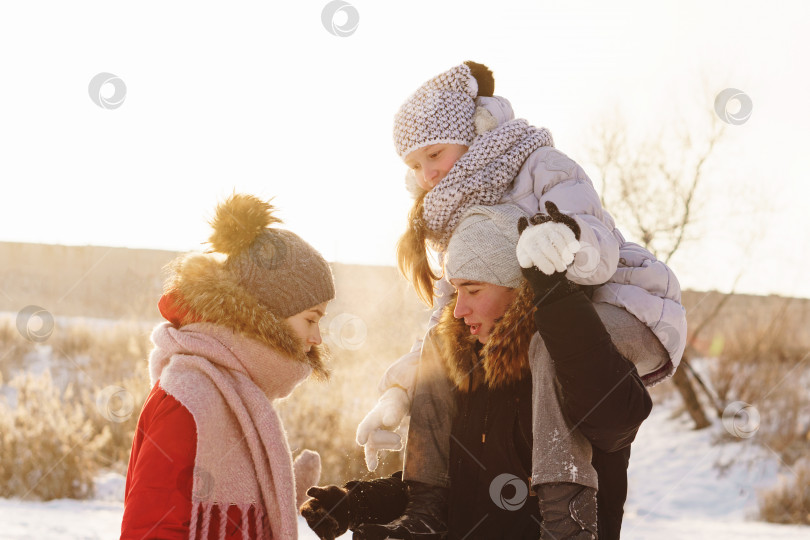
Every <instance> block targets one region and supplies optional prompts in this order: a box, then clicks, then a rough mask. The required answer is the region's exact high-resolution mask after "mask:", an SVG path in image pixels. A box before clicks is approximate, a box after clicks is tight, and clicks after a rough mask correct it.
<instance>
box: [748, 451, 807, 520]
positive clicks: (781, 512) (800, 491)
mask: <svg viewBox="0 0 810 540" xmlns="http://www.w3.org/2000/svg"><path fill="white" fill-rule="evenodd" d="M792 473H793V474H792V475H791V476H789V477H782V478H781V479H780V483H779V485H777V486H776V487H774V488H772V489H769V490H767V491H764V492H762V493H760V495H759V515H760V517H761V518H762V519H764V520H765V521H770V522H771V523H801V524H803V525H810V461H808V460H804V461H801V462H799V463H796V466H795V467H794V468H793V470H792Z"/></svg>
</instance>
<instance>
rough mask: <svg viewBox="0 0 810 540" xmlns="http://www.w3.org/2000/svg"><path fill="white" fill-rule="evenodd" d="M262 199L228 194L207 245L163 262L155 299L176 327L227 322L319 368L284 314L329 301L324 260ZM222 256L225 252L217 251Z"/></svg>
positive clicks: (331, 284)
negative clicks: (206, 249) (158, 294)
mask: <svg viewBox="0 0 810 540" xmlns="http://www.w3.org/2000/svg"><path fill="white" fill-rule="evenodd" d="M273 211H274V208H273V206H272V205H270V204H269V203H268V202H265V201H262V200H261V199H259V198H257V197H255V196H253V195H245V194H233V195H232V196H230V197H229V198H228V199H227V200H225V201H224V202H223V203H221V204H220V205H219V206H218V207H217V209H216V214H215V216H214V219H213V220H212V221H211V226H212V227H213V229H214V232H213V234H212V235H211V237H210V239H209V243H210V244H211V248H212V249H211V251H209V252H208V253H189V254H186V255H181V256H180V257H178V258H177V259H175V260H174V261H172V262H171V263H169V265H168V266H167V268H168V270H169V277H168V279H167V281H166V283H165V284H164V294H163V297H162V298H161V300H160V303H159V304H158V307H159V309H160V311H161V314H162V315H163V316H164V317H165V318H166V319H167V320H169V322H171V323H172V324H174V325H176V326H183V325H186V324H191V323H194V322H208V323H214V324H218V325H221V326H224V327H227V328H231V329H232V330H234V331H235V332H239V333H241V334H244V335H246V336H248V337H251V338H254V339H257V340H259V341H262V342H264V343H265V344H268V345H270V346H271V347H273V348H275V349H278V350H280V351H281V352H284V353H286V354H287V355H288V356H290V357H292V358H298V359H300V360H302V361H309V362H310V363H311V364H313V368H314V369H315V370H316V372H317V371H319V370H322V366H321V364H320V358H319V357H318V354H319V352H318V348H316V347H313V349H312V351H311V352H310V353H309V355H308V356H309V360H307V359H306V358H302V355H304V353H303V352H301V351H302V348H301V346H300V343H299V338H297V337H296V335H295V333H294V332H293V331H292V329H291V328H290V327H289V325H287V324H286V322H285V321H284V319H286V318H287V317H290V316H292V315H295V314H297V313H300V312H302V311H305V310H307V309H309V308H312V307H315V306H317V305H318V304H321V303H323V302H327V301H329V300H332V299H333V298H334V297H335V284H334V279H333V277H332V271H331V269H330V268H329V264H328V263H327V262H326V260H325V259H324V258H323V257H322V256H321V254H320V253H318V251H316V250H315V248H313V247H312V246H311V245H309V244H308V243H307V242H305V241H304V240H302V239H301V238H300V237H299V236H298V235H296V234H294V233H292V232H290V231H287V230H284V229H279V228H276V227H272V225H275V224H278V223H281V220H280V219H279V218H278V217H276V216H274V215H273ZM223 255H224V256H225V257H223Z"/></svg>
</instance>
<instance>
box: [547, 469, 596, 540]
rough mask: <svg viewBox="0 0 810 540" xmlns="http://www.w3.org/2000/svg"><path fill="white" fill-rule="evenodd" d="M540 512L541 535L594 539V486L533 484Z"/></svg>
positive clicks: (572, 538) (573, 539)
mask: <svg viewBox="0 0 810 540" xmlns="http://www.w3.org/2000/svg"><path fill="white" fill-rule="evenodd" d="M534 490H535V493H537V497H538V498H539V505H540V513H541V514H542V516H543V523H542V533H541V535H540V538H541V539H552V538H553V539H555V540H557V539H560V540H562V539H563V538H565V539H571V540H595V539H596V538H597V535H596V521H597V519H596V490H595V489H593V488H590V487H587V486H582V485H580V484H571V483H565V482H562V483H557V484H540V485H538V486H535V488H534Z"/></svg>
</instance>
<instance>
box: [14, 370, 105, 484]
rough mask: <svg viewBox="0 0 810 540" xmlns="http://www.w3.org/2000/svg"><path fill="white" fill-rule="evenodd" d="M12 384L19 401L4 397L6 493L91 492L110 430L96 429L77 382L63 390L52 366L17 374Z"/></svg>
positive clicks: (15, 398)
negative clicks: (35, 372)
mask: <svg viewBox="0 0 810 540" xmlns="http://www.w3.org/2000/svg"><path fill="white" fill-rule="evenodd" d="M9 388H10V389H11V390H12V392H13V393H14V394H16V395H15V397H14V401H15V402H16V403H14V404H9V403H8V402H7V401H6V400H3V401H2V402H0V433H1V434H2V438H0V497H22V498H37V499H44V500H50V499H57V498H64V497H68V498H74V499H81V498H85V497H87V496H89V495H91V494H92V492H93V480H94V478H95V476H96V473H97V472H98V469H99V467H98V459H97V453H98V451H99V449H100V448H102V447H103V446H104V445H105V444H107V443H108V441H109V438H110V431H109V429H102V430H101V431H97V430H96V429H94V427H93V425H92V422H90V421H89V420H88V418H87V415H86V410H85V408H84V407H83V406H82V405H81V404H80V403H79V400H77V399H76V397H77V396H76V394H75V393H74V387H73V386H72V385H70V386H68V388H67V389H66V390H65V391H64V392H60V390H59V389H58V388H57V387H56V386H54V384H53V381H52V380H51V375H50V371H48V370H46V371H45V372H44V373H43V374H41V375H39V376H33V375H30V374H20V375H17V376H16V377H15V378H14V379H12V380H11V382H10V383H9Z"/></svg>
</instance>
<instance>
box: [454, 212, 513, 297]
mask: <svg viewBox="0 0 810 540" xmlns="http://www.w3.org/2000/svg"><path fill="white" fill-rule="evenodd" d="M521 217H526V218H528V217H529V216H528V214H526V213H525V212H524V211H523V210H522V209H521V208H520V207H519V206H515V205H513V204H498V205H495V206H473V207H472V208H470V209H469V210H467V212H465V214H464V216H463V217H462V218H461V221H460V223H459V224H458V226H457V227H456V229H455V231H453V235H452V236H451V237H450V242H449V243H448V245H447V251H446V252H445V257H444V272H445V275H446V276H447V279H448V280H450V279H456V278H458V279H468V280H471V281H482V282H485V283H494V284H495V285H501V286H503V287H509V288H514V287H518V286H519V285H520V284H521V283H522V282H523V274H522V273H521V270H520V264H519V263H518V260H517V255H516V254H515V249H516V247H517V242H518V238H519V236H520V235H519V234H518V229H517V224H518V220H519V219H520V218H521Z"/></svg>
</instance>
